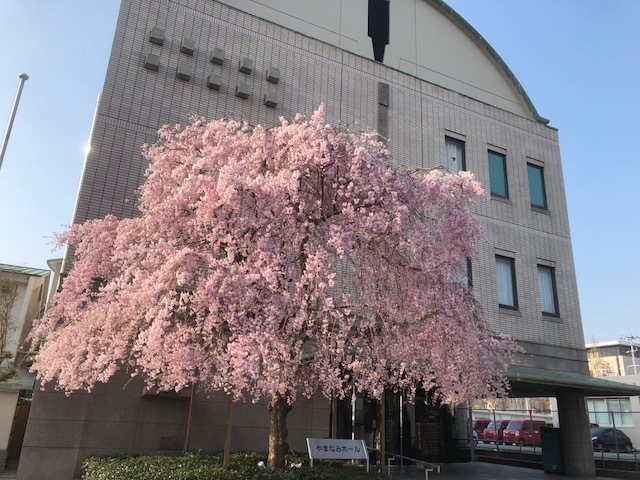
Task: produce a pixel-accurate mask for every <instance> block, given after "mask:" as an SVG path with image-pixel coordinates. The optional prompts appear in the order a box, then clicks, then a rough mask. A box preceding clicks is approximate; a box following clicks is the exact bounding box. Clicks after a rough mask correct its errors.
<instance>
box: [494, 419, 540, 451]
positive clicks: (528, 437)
mask: <svg viewBox="0 0 640 480" xmlns="http://www.w3.org/2000/svg"><path fill="white" fill-rule="evenodd" d="M546 426H547V422H545V421H543V420H511V421H510V422H509V425H507V428H505V429H504V431H503V432H502V440H503V442H504V443H511V444H513V445H542V435H541V433H540V429H541V428H542V427H546Z"/></svg>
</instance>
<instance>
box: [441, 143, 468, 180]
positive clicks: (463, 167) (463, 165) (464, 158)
mask: <svg viewBox="0 0 640 480" xmlns="http://www.w3.org/2000/svg"><path fill="white" fill-rule="evenodd" d="M449 141H451V142H452V143H453V144H458V145H460V147H461V151H462V161H461V162H460V165H461V168H459V169H458V170H456V171H455V173H458V172H466V171H467V153H466V147H465V141H464V140H462V139H460V138H456V137H454V136H451V135H447V134H445V136H444V154H445V160H446V162H445V165H444V167H445V168H446V169H447V170H449V171H451V169H450V168H449V161H448V158H447V144H448V142H449Z"/></svg>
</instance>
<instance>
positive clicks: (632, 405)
mask: <svg viewBox="0 0 640 480" xmlns="http://www.w3.org/2000/svg"><path fill="white" fill-rule="evenodd" d="M586 348H587V356H588V358H589V370H590V371H591V375H593V376H594V377H606V378H607V380H610V381H612V382H619V383H621V384H625V385H636V386H640V358H639V357H640V354H639V351H640V346H638V344H637V343H634V342H633V341H629V340H614V341H610V342H593V343H588V344H587V345H586ZM587 407H588V409H589V419H590V420H591V423H597V424H598V425H599V426H601V427H614V428H618V429H620V430H622V431H623V432H624V433H626V434H627V436H628V437H629V438H630V439H631V441H632V442H633V445H634V446H635V448H640V396H638V395H622V396H610V397H592V398H588V399H587Z"/></svg>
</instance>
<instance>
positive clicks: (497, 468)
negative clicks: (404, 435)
mask: <svg viewBox="0 0 640 480" xmlns="http://www.w3.org/2000/svg"><path fill="white" fill-rule="evenodd" d="M425 478H427V479H428V480H516V479H517V480H540V479H545V480H561V479H563V478H571V479H572V480H605V479H606V478H610V477H569V476H567V475H561V474H557V473H546V472H544V471H543V470H537V469H533V468H525V467H513V466H510V465H499V464H494V463H485V462H473V463H445V464H442V465H441V472H440V473H438V472H428V477H425V472H424V470H415V467H412V470H409V468H407V470H406V471H405V472H404V473H400V472H399V471H395V472H394V471H392V472H391V479H392V480H423V479H425ZM637 478H640V474H639V475H638V477H637Z"/></svg>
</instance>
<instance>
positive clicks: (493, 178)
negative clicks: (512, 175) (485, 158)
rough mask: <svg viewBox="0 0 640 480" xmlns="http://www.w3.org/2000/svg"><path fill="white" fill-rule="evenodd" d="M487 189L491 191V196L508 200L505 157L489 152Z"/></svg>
mask: <svg viewBox="0 0 640 480" xmlns="http://www.w3.org/2000/svg"><path fill="white" fill-rule="evenodd" d="M489 188H490V189H491V195H495V196H496V197H502V198H509V190H508V189H507V164H506V159H505V156H504V155H502V154H501V153H496V152H492V151H491V150H489Z"/></svg>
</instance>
